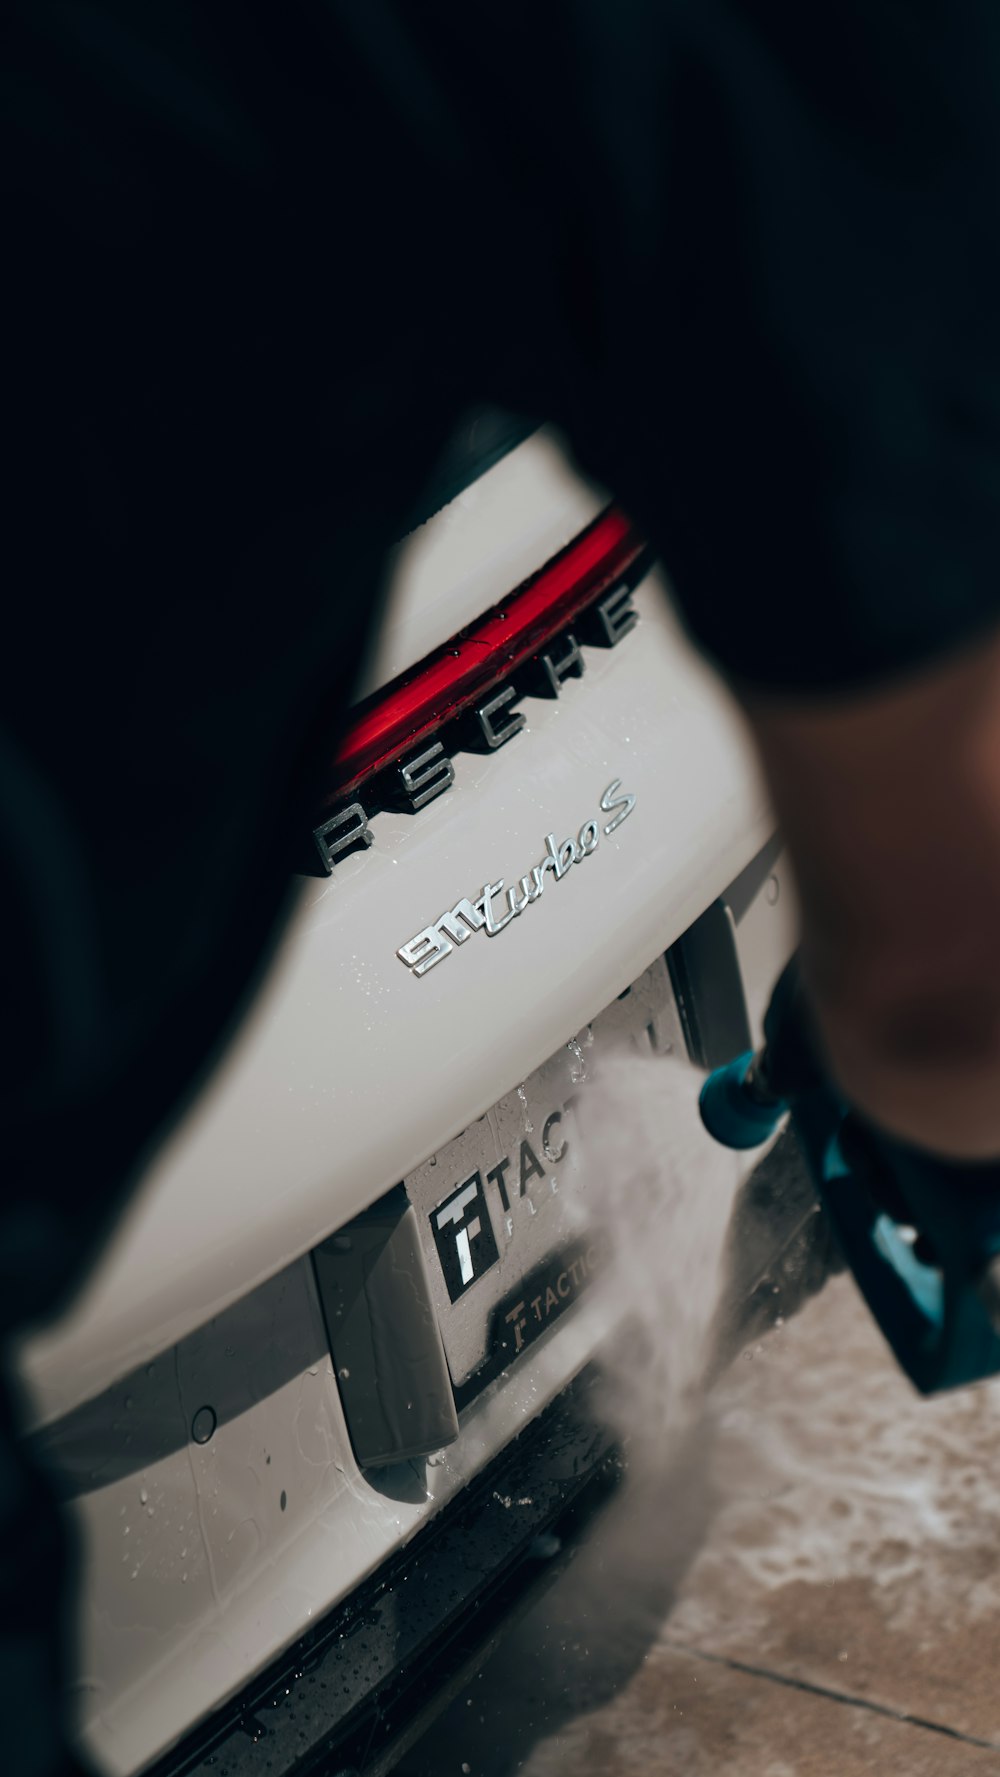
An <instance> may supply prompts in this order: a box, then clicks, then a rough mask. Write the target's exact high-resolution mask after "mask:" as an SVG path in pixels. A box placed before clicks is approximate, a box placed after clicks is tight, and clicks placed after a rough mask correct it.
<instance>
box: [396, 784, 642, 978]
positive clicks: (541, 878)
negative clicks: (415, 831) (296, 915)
mask: <svg viewBox="0 0 1000 1777" xmlns="http://www.w3.org/2000/svg"><path fill="white" fill-rule="evenodd" d="M634 807H635V797H634V796H633V795H632V794H631V792H630V791H628V790H622V787H621V778H619V777H616V778H615V780H614V782H613V783H610V784H609V785H608V787H607V789H606V790H605V792H604V795H603V796H602V797H601V813H602V814H604V815H610V816H611V819H610V820H609V821H606V822H605V823H604V826H603V831H604V833H605V836H607V835H608V834H609V833H613V832H614V830H615V828H616V827H620V826H621V824H622V821H624V820H627V819H628V816H629V815H630V814H631V813H632V810H633V808H634ZM601 831H602V823H601V822H600V821H595V820H590V821H584V823H583V826H582V827H581V828H580V831H579V833H578V834H577V836H576V838H575V839H573V838H569V839H564V840H563V841H562V842H561V843H559V842H558V841H557V840H556V836H555V834H554V833H547V834H546V835H545V856H544V858H542V859H541V861H540V862H539V863H537V864H535V865H534V866H533V868H532V869H531V870H530V871H529V872H528V874H527V875H526V876H522V877H521V880H520V882H519V883H517V884H516V885H515V884H511V887H510V888H509V889H507V891H506V894H504V879H503V877H502V876H501V877H500V878H499V880H498V881H497V882H485V883H484V884H483V887H482V890H481V892H480V894H479V895H478V896H477V897H476V899H475V900H474V901H472V900H470V899H469V898H468V897H464V898H463V899H462V900H461V901H456V903H455V905H454V907H450V908H448V909H447V911H446V912H444V913H440V914H439V915H438V917H437V919H436V920H435V921H434V922H433V924H432V925H429V926H425V927H424V929H423V931H422V932H417V934H416V936H415V937H413V938H411V939H410V940H409V943H407V944H402V945H400V948H399V949H398V950H397V952H396V955H397V956H398V957H399V959H400V961H401V962H403V963H405V964H406V967H407V968H408V969H410V970H411V971H412V973H413V974H414V975H426V974H427V972H428V970H429V969H433V968H434V966H435V964H436V963H439V962H443V961H444V958H445V957H446V956H450V954H451V952H452V951H453V950H454V948H455V946H456V945H457V944H464V943H465V940H466V939H467V938H471V937H472V934H473V932H485V933H486V936H487V937H488V938H495V937H496V935H497V933H498V932H502V931H503V930H504V927H505V926H509V925H510V922H511V920H512V919H517V918H518V917H519V916H520V915H521V914H522V913H523V912H524V910H525V908H526V907H528V906H530V905H531V903H532V901H537V900H538V898H539V896H540V895H541V893H542V891H543V889H544V888H545V879H546V876H547V875H548V874H549V872H551V874H552V877H553V879H554V881H556V882H561V881H562V879H563V877H564V876H565V875H566V872H567V871H568V870H571V869H572V867H573V865H574V864H582V863H583V861H584V859H585V858H589V857H590V854H591V853H592V852H595V851H596V850H597V847H598V845H599V844H600V839H601ZM501 895H503V897H504V898H503V900H502V901H499V900H498V899H497V897H498V896H501Z"/></svg>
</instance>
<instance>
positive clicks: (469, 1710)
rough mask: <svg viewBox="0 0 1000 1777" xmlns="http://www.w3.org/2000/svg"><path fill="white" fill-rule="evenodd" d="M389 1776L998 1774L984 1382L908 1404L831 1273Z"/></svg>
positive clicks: (999, 1639) (997, 1408) (999, 1439)
mask: <svg viewBox="0 0 1000 1777" xmlns="http://www.w3.org/2000/svg"><path fill="white" fill-rule="evenodd" d="M406 1771H407V1773H408V1774H411V1773H412V1777H431V1773H433V1777H453V1774H454V1777H507V1774H508V1773H512V1772H514V1771H519V1772H521V1773H522V1777H567V1774H569V1773H572V1774H573V1777H640V1774H641V1777H649V1774H651V1773H656V1772H664V1773H676V1774H678V1777H718V1774H720V1773H727V1774H728V1773H739V1777H855V1774H860V1773H862V1772H864V1773H869V1772H877V1773H879V1777H895V1774H896V1773H899V1774H900V1777H902V1774H903V1773H906V1774H907V1777H924V1774H925V1773H926V1774H927V1777H931V1774H933V1777H959V1774H961V1777H986V1774H987V1773H995V1774H996V1777H1000V1384H998V1385H993V1386H990V1387H986V1388H981V1389H979V1390H974V1391H965V1392H963V1393H961V1394H958V1395H954V1396H950V1397H947V1398H944V1399H941V1400H937V1401H932V1402H924V1401H921V1400H919V1399H918V1398H917V1397H916V1396H915V1395H914V1394H913V1393H912V1391H911V1390H910V1388H909V1385H908V1384H907V1383H906V1382H905V1381H904V1380H903V1379H902V1377H901V1376H900V1375H899V1374H898V1372H897V1371H896V1370H895V1368H894V1366H893V1364H892V1362H891V1360H890V1359H889V1357H888V1354H887V1352H886V1350H885V1347H884V1346H883V1345H882V1342H881V1340H880V1337H879V1335H878V1334H877V1333H876V1332H875V1330H874V1328H873V1326H872V1325H871V1323H870V1321H869V1319H868V1316H867V1313H866V1311H865V1310H864V1308H863V1307H862V1305H861V1303H860V1299H859V1298H858V1296H857V1294H856V1292H855V1289H854V1286H853V1284H852V1283H851V1282H850V1281H849V1280H847V1279H845V1278H838V1279H837V1280H835V1281H834V1282H833V1283H831V1284H830V1285H829V1286H828V1287H827V1289H826V1290H825V1291H824V1293H823V1294H822V1296H821V1297H820V1298H819V1299H818V1300H817V1301H815V1302H814V1303H812V1304H811V1305H810V1306H809V1307H808V1308H807V1309H806V1310H805V1311H804V1312H803V1314H802V1315H800V1316H799V1317H798V1318H797V1319H795V1320H793V1321H791V1322H789V1324H788V1325H787V1326H785V1327H783V1328H782V1329H780V1330H779V1331H778V1332H776V1333H772V1334H771V1335H769V1336H768V1338H767V1339H766V1340H765V1341H764V1343H763V1344H762V1345H760V1346H756V1347H754V1348H753V1349H752V1350H751V1351H750V1352H748V1353H747V1354H745V1356H744V1358H743V1359H741V1360H739V1361H738V1362H737V1363H736V1365H735V1366H734V1367H733V1369H732V1370H731V1371H730V1372H729V1374H728V1375H727V1376H726V1378H725V1379H724V1381H723V1382H722V1383H721V1384H720V1385H719V1386H718V1388H717V1389H716V1391H715V1394H714V1397H713V1400H712V1403H711V1407H710V1410H709V1413H708V1415H707V1417H706V1418H705V1420H704V1422H703V1423H701V1424H700V1425H699V1426H698V1427H697V1428H696V1429H695V1430H694V1432H693V1433H692V1434H691V1435H690V1436H689V1437H688V1438H687V1439H686V1441H685V1443H684V1446H683V1448H682V1449H680V1450H678V1451H677V1452H676V1459H675V1468H674V1473H673V1474H672V1476H671V1478H670V1481H669V1484H667V1483H666V1482H665V1481H664V1480H663V1479H662V1478H660V1477H658V1478H657V1479H656V1481H655V1482H654V1483H653V1484H646V1485H637V1486H636V1487H634V1488H633V1489H632V1491H631V1492H630V1493H629V1495H628V1496H627V1497H626V1498H625V1499H624V1500H623V1501H622V1502H621V1504H620V1505H619V1506H618V1507H616V1509H615V1513H614V1516H613V1517H611V1518H610V1519H609V1520H608V1521H607V1522H606V1524H605V1526H604V1528H603V1531H602V1534H601V1536H600V1537H599V1538H596V1539H595V1540H594V1541H593V1542H592V1544H591V1545H590V1546H589V1547H588V1548H587V1549H585V1550H584V1551H583V1552H582V1553H581V1554H580V1556H579V1557H578V1558H577V1560H576V1562H575V1563H574V1565H573V1566H572V1567H571V1568H570V1570H569V1572H568V1573H567V1574H566V1576H564V1578H563V1579H562V1580H561V1581H560V1583H559V1584H558V1586H557V1587H556V1588H554V1589H553V1591H552V1592H551V1593H550V1594H549V1595H548V1597H547V1599H546V1600H545V1602H544V1604H543V1605H542V1606H541V1607H540V1608H537V1609H536V1610H535V1612H534V1613H533V1614H532V1616H531V1617H530V1618H528V1619H526V1620H525V1622H524V1623H523V1624H522V1625H521V1627H520V1629H519V1631H518V1632H517V1634H516V1638H515V1639H514V1641H513V1643H512V1645H510V1646H509V1647H507V1648H506V1649H505V1650H501V1652H500V1653H499V1654H497V1655H496V1656H495V1657H494V1659H493V1661H492V1662H491V1664H490V1666H489V1667H488V1668H487V1670H486V1671H485V1672H484V1673H483V1674H482V1675H481V1677H480V1678H479V1679H478V1680H477V1681H476V1682H475V1684H474V1685H473V1686H472V1687H471V1688H470V1690H469V1692H468V1694H467V1695H465V1696H463V1697H462V1698H460V1699H459V1701H458V1703H457V1704H456V1705H455V1706H454V1707H453V1708H452V1709H451V1710H450V1711H449V1713H448V1715H447V1716H446V1717H445V1718H444V1720H443V1721H442V1723H441V1724H440V1725H439V1727H438V1729H437V1730H436V1731H435V1734H434V1736H433V1737H432V1738H429V1739H428V1741H427V1742H425V1743H424V1745H423V1746H422V1747H421V1749H420V1751H419V1753H418V1754H415V1755H413V1756H412V1757H411V1760H410V1761H408V1762H407V1765H406Z"/></svg>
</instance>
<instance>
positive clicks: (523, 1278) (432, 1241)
mask: <svg viewBox="0 0 1000 1777" xmlns="http://www.w3.org/2000/svg"><path fill="white" fill-rule="evenodd" d="M629 1040H632V1041H638V1042H639V1043H640V1044H641V1045H642V1046H643V1047H645V1048H646V1049H649V1048H650V1047H652V1048H653V1049H656V1050H659V1051H661V1052H662V1051H666V1050H668V1049H670V1048H671V1047H673V1046H675V1045H676V1044H677V1043H678V1041H682V1039H681V1037H680V1027H679V1023H678V1019H677V1013H676V1007H675V1004H674V999H673V994H672V992H671V988H670V982H669V977H668V974H667V969H666V964H665V963H664V962H663V961H662V959H660V960H658V961H657V962H656V963H654V964H653V966H652V968H650V969H647V970H646V972H645V974H644V975H642V976H640V978H639V980H638V981H636V982H635V983H634V985H633V986H632V988H631V989H629V991H628V993H627V994H623V995H622V996H621V998H620V999H618V1000H616V1001H615V1002H614V1003H613V1004H612V1005H611V1006H610V1007H608V1008H607V1010H606V1011H605V1012H603V1013H602V1014H601V1015H600V1016H599V1017H598V1018H597V1019H595V1020H594V1023H593V1024H592V1025H591V1026H590V1027H588V1029H587V1030H586V1031H585V1032H583V1033H582V1034H581V1036H580V1037H579V1038H578V1039H577V1041H576V1042H575V1043H572V1044H570V1045H568V1046H567V1047H566V1048H564V1049H560V1050H559V1052H558V1053H557V1054H556V1055H554V1056H552V1057H551V1059H550V1060H549V1061H547V1062H546V1063H545V1064H544V1066H542V1067H541V1068H539V1069H538V1071H537V1072H536V1073H534V1074H532V1075H530V1077H529V1078H528V1079H527V1080H525V1082H524V1084H523V1085H522V1086H519V1087H518V1088H517V1089H516V1090H515V1091H514V1092H510V1093H508V1094H507V1095H506V1096H505V1097H504V1098H502V1099H501V1100H500V1102H499V1103H498V1104H496V1105H494V1106H493V1108H492V1110H489V1111H487V1112H486V1114H485V1115H484V1116H482V1117H480V1118H479V1119H478V1121H477V1122H475V1123H473V1124H472V1125H471V1126H470V1127H469V1128H468V1129H466V1130H464V1131H463V1133H462V1134H461V1135H459V1136H456V1138H455V1140H454V1141H451V1142H449V1143H448V1145H447V1146H446V1147H444V1148H442V1149H441V1150H440V1152H439V1153H437V1154H435V1155H433V1156H432V1158H431V1159H429V1160H427V1161H425V1162H424V1164H423V1165H422V1166H419V1167H417V1168H416V1169H415V1170H414V1171H413V1172H412V1173H411V1174H409V1176H408V1177H407V1178H406V1180H405V1181H404V1182H405V1185H406V1190H407V1194H408V1196H409V1199H410V1202H411V1203H412V1204H413V1205H414V1207H415V1209H416V1211H417V1215H418V1220H419V1222H420V1227H421V1238H422V1239H423V1242H424V1249H425V1253H426V1256H427V1261H428V1268H429V1271H430V1277H431V1289H432V1294H433V1296H434V1305H435V1308H436V1311H437V1315H438V1320H439V1323H440V1326H441V1334H442V1338H443V1341H444V1348H445V1354H446V1356H447V1359H448V1365H449V1368H450V1371H451V1377H452V1381H453V1383H454V1385H455V1393H456V1398H457V1400H458V1404H459V1406H460V1407H462V1406H464V1405H466V1404H467V1402H468V1401H469V1400H470V1399H471V1398H472V1397H473V1396H474V1395H475V1394H476V1393H478V1391H479V1390H480V1389H481V1388H483V1387H484V1386H485V1385H486V1383H487V1382H489V1381H491V1380H492V1379H493V1377H494V1376H496V1375H498V1374H499V1373H500V1372H501V1371H502V1370H503V1369H505V1368H506V1367H507V1366H508V1365H509V1364H511V1363H513V1362H514V1361H515V1359H517V1358H519V1357H520V1356H521V1355H522V1353H524V1352H526V1351H528V1350H530V1348H531V1346H532V1345H534V1344H535V1342H536V1341H537V1340H538V1339H539V1338H541V1337H542V1335H543V1334H545V1333H547V1332H548V1331H549V1330H550V1329H551V1328H552V1327H554V1326H555V1325H556V1324H557V1322H558V1321H559V1320H560V1319H561V1318H562V1316H563V1315H564V1314H565V1313H566V1312H567V1310H569V1309H571V1308H572V1306H573V1305H574V1303H575V1302H577V1301H578V1300H579V1299H580V1297H581V1296H582V1295H583V1294H584V1292H585V1290H586V1288H587V1285H588V1284H589V1283H590V1282H591V1281H592V1279H593V1277H594V1276H595V1275H596V1273H597V1272H598V1270H599V1269H600V1265H601V1262H602V1258H603V1244H602V1241H601V1239H600V1236H599V1234H598V1233H596V1232H595V1230H594V1228H593V1226H592V1224H591V1218H590V1216H589V1214H588V1208H587V1189H586V1184H587V1181H586V1169H585V1167H584V1165H583V1156H582V1154H581V1151H580V1139H579V1132H578V1129H577V1126H576V1122H575V1119H574V1108H575V1105H576V1103H577V1101H578V1099H579V1095H580V1093H581V1092H583V1091H586V1089H587V1076H588V1074H589V1073H590V1072H591V1071H592V1068H593V1065H594V1062H595V1061H596V1059H597V1058H598V1057H599V1056H600V1054H601V1053H602V1051H605V1050H607V1049H608V1048H610V1047H611V1046H613V1045H616V1044H619V1043H621V1042H628V1041H629Z"/></svg>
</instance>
